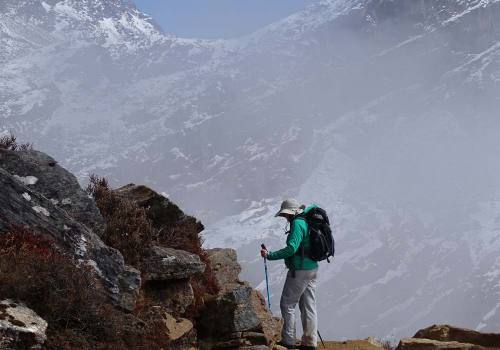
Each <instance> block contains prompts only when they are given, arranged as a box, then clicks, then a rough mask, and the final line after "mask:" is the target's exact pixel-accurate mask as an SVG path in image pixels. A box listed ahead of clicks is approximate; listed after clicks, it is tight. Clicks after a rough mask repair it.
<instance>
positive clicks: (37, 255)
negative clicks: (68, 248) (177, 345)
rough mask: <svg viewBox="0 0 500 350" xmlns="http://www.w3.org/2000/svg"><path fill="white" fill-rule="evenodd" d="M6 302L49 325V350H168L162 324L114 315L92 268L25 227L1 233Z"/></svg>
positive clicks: (0, 271) (0, 284)
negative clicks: (19, 305)
mask: <svg viewBox="0 0 500 350" xmlns="http://www.w3.org/2000/svg"><path fill="white" fill-rule="evenodd" d="M2 299H15V300H19V301H21V302H23V303H25V304H26V305H27V306H28V307H30V308H31V309H33V310H34V311H35V312H36V313H38V314H39V315H40V316H41V317H42V318H43V319H45V320H46V321H47V322H48V324H49V327H48V329H47V341H46V343H45V345H44V349H47V350H91V349H109V350H118V349H120V350H121V349H138V350H146V349H148V350H149V349H161V348H162V347H163V348H165V349H167V348H168V346H167V344H168V338H167V336H166V334H165V331H164V330H163V329H161V328H159V327H160V326H161V325H160V324H159V323H158V321H157V320H155V319H146V320H145V321H143V320H140V319H139V318H137V317H135V316H134V315H132V314H127V313H124V312H121V311H119V310H117V309H115V308H114V307H113V306H112V305H111V304H109V303H108V299H107V298H106V297H105V295H104V293H103V291H102V287H101V285H100V283H99V280H98V279H97V278H95V275H94V273H93V271H91V269H90V268H89V267H86V266H85V265H80V266H76V265H75V264H74V262H73V261H72V260H71V259H70V258H69V257H68V256H67V255H65V254H63V253H61V252H60V251H58V250H57V248H56V247H55V245H54V244H53V242H51V241H50V240H47V239H45V238H43V237H42V236H40V235H36V234H34V233H33V232H31V231H30V230H28V229H26V228H24V227H19V226H12V227H11V228H10V229H9V231H8V232H6V233H1V232H0V300H2Z"/></svg>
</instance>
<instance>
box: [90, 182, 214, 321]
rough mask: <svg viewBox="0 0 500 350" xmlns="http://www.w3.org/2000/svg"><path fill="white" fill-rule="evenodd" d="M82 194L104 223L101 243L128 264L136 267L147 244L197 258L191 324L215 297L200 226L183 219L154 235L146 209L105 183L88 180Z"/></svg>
mask: <svg viewBox="0 0 500 350" xmlns="http://www.w3.org/2000/svg"><path fill="white" fill-rule="evenodd" d="M86 191H87V193H88V194H90V195H92V196H93V197H94V199H95V201H96V203H97V207H98V208H99V210H100V212H101V214H102V215H103V217H104V219H105V220H106V229H105V233H104V236H103V240H104V242H105V243H106V244H107V245H110V246H112V247H114V248H116V249H118V250H119V251H120V252H121V253H122V254H123V256H124V258H125V261H126V262H127V263H128V264H131V265H133V266H136V267H140V262H141V256H142V253H143V251H144V249H145V248H147V247H148V246H150V245H151V244H156V245H160V246H163V247H168V248H174V249H179V250H184V251H187V252H190V253H192V254H196V255H198V256H199V257H200V259H201V260H202V261H203V262H204V263H205V265H206V269H205V272H204V273H203V274H202V275H201V276H196V277H193V278H191V285H192V287H193V291H194V295H195V302H194V304H193V305H192V306H191V307H190V309H189V310H188V312H187V314H188V315H189V318H191V319H193V320H194V319H195V318H196V317H197V315H199V314H200V313H201V312H202V311H203V308H204V304H205V302H204V300H205V298H206V297H207V295H213V294H217V293H218V286H217V282H216V279H215V276H214V273H213V270H212V268H211V266H210V260H209V259H208V255H207V253H206V252H205V250H204V249H203V248H202V245H203V241H202V240H201V237H200V234H199V233H200V232H201V231H202V230H203V226H202V225H201V224H200V223H199V222H197V221H196V220H195V219H187V220H183V221H182V222H180V223H178V224H170V225H169V226H164V227H162V228H161V229H160V230H159V231H157V230H156V229H155V228H154V226H153V223H152V218H151V217H148V211H147V208H142V207H140V206H139V205H138V204H137V203H136V202H133V201H131V200H129V199H126V198H123V197H122V196H119V195H116V194H115V193H113V191H112V190H111V188H110V187H109V185H108V182H107V180H106V179H105V178H100V177H98V176H96V175H91V176H90V180H89V185H88V186H87V189H86Z"/></svg>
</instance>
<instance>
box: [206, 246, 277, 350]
mask: <svg viewBox="0 0 500 350" xmlns="http://www.w3.org/2000/svg"><path fill="white" fill-rule="evenodd" d="M208 254H209V259H210V261H211V263H212V264H213V266H214V272H215V275H216V279H217V281H218V282H219V283H222V284H220V286H219V287H220V293H219V295H218V296H217V298H215V299H214V300H212V301H210V302H209V303H208V305H207V310H206V312H205V313H204V314H203V315H202V317H201V319H200V321H199V335H200V348H201V349H207V350H215V349H249V348H252V349H253V348H255V349H269V348H271V347H272V346H273V344H274V343H276V342H277V341H279V339H280V332H281V327H282V323H281V321H280V320H279V319H277V318H274V317H273V316H272V314H271V312H270V311H269V310H268V309H267V307H266V304H265V300H264V298H263V297H262V295H261V294H260V293H259V292H258V291H256V290H254V289H252V288H251V287H250V286H249V285H248V284H247V283H245V282H241V281H240V280H239V277H238V273H239V271H240V269H241V267H240V266H239V264H238V263H237V260H236V253H235V252H234V250H232V249H213V250H210V251H208ZM236 271H237V272H238V273H236Z"/></svg>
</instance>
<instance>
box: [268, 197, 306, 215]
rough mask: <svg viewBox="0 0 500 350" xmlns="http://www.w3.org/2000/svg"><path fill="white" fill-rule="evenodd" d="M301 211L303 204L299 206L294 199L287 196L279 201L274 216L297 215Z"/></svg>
mask: <svg viewBox="0 0 500 350" xmlns="http://www.w3.org/2000/svg"><path fill="white" fill-rule="evenodd" d="M303 211H304V209H303V206H301V205H300V203H299V202H298V201H297V200H296V199H293V198H289V199H286V200H284V201H283V203H281V208H280V210H279V211H278V212H277V213H276V215H275V216H282V215H283V214H288V215H297V214H300V213H302V212H303Z"/></svg>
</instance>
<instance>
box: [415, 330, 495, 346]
mask: <svg viewBox="0 0 500 350" xmlns="http://www.w3.org/2000/svg"><path fill="white" fill-rule="evenodd" d="M413 338H424V339H431V340H438V341H443V342H447V341H456V342H460V343H468V344H474V345H479V346H483V347H485V348H497V349H500V334H495V333H481V332H477V331H474V330H471V329H466V328H459V327H453V326H449V325H432V326H430V327H428V328H425V329H421V330H419V331H418V332H417V333H416V334H415V335H414V336H413Z"/></svg>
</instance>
